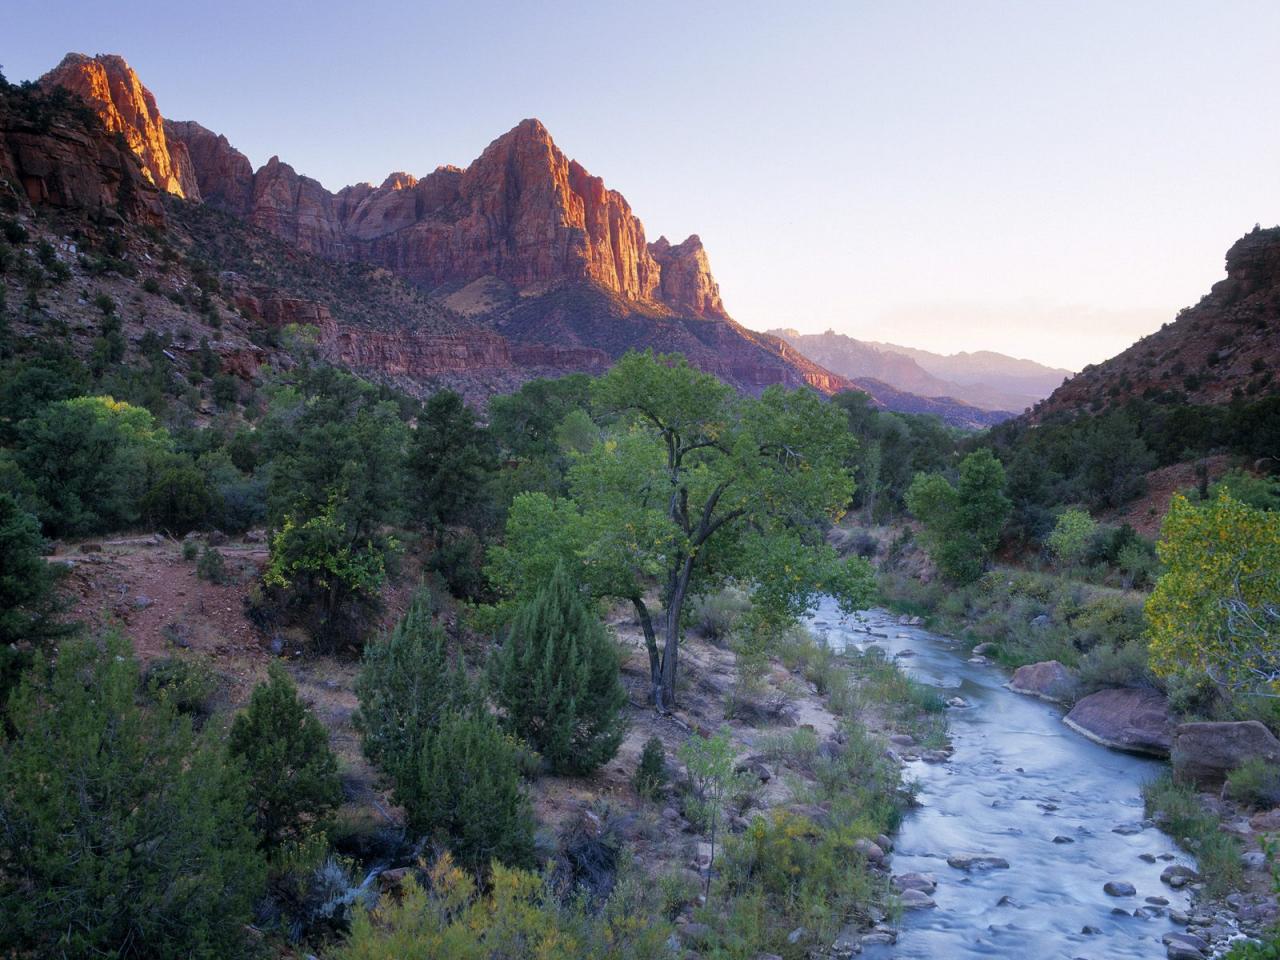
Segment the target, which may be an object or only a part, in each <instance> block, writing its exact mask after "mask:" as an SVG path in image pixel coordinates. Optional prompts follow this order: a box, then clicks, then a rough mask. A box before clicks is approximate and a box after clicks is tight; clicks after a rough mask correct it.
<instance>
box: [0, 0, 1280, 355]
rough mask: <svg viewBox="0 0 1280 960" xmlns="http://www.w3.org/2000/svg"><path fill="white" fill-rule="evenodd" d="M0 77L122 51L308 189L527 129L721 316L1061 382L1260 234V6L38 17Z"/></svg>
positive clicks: (1264, 182)
mask: <svg viewBox="0 0 1280 960" xmlns="http://www.w3.org/2000/svg"><path fill="white" fill-rule="evenodd" d="M4 24H5V26H4V30H3V32H2V33H0V64H3V69H4V73H5V75H6V76H7V77H8V78H9V79H10V80H12V81H17V80H23V79H30V78H34V77H36V76H38V75H39V74H41V73H43V72H44V71H45V70H47V69H48V68H50V67H51V66H53V65H54V64H55V63H56V62H57V61H58V60H59V59H60V58H61V57H62V55H63V54H64V53H66V52H67V51H69V50H78V51H81V52H85V53H90V54H93V53H108V52H110V53H120V54H123V55H124V56H125V58H126V59H128V60H129V62H130V63H131V64H132V65H133V66H134V68H135V69H136V70H138V72H139V74H140V75H141V77H142V80H143V82H144V83H145V84H147V86H148V87H150V88H151V90H152V91H153V92H154V93H155V95H156V98H157V101H158V103H159V106H160V110H161V112H162V113H163V114H164V115H165V116H166V117H171V118H174V119H180V120H185V119H192V120H198V121H200V122H201V123H203V124H204V125H205V126H208V127H210V128H212V129H214V130H217V131H218V132H220V133H225V134H226V135H227V137H228V139H230V140H231V142H232V143H233V144H235V145H236V146H237V147H239V148H240V149H241V150H243V151H244V152H245V153H246V154H248V156H249V158H250V160H252V161H253V163H254V165H255V167H256V166H258V165H260V164H262V163H264V162H265V161H266V160H267V159H268V158H269V157H270V156H271V155H273V154H278V155H279V156H280V157H281V158H282V159H284V160H286V161H288V162H289V163H291V164H293V165H294V166H295V167H296V168H297V169H298V170H299V171H300V172H302V173H305V174H308V175H310V176H314V177H316V178H317V179H319V180H320V181H321V182H323V183H324V184H325V185H326V186H327V187H329V188H330V189H338V188H340V187H342V186H343V185H345V184H348V183H353V182H358V181H362V180H369V181H372V182H374V183H378V182H381V180H382V179H383V178H384V177H385V176H386V174H387V173H389V172H391V171H393V170H407V171H409V172H411V173H414V174H419V175H421V174H425V173H428V172H430V171H431V170H432V169H434V168H435V167H436V166H437V165H439V164H441V163H455V164H459V165H465V164H466V163H468V162H470V161H471V160H472V159H473V158H474V157H475V156H477V155H478V154H479V153H480V151H481V150H482V149H483V148H484V147H485V145H486V144H488V143H489V141H491V140H492V139H494V138H495V137H497V136H498V135H500V134H501V133H503V132H504V131H506V130H507V129H509V128H510V127H512V126H514V125H515V124H516V123H517V122H518V121H519V120H520V119H522V118H524V117H531V116H533V117H538V118H539V119H541V120H542V121H543V122H544V123H545V124H546V125H547V127H548V128H549V129H550V130H551V133H552V136H553V137H555V139H556V142H557V143H558V144H559V145H560V147H561V148H562V149H563V150H564V151H565V152H566V153H568V154H569V155H570V156H571V157H574V158H576V159H578V160H579V161H580V162H581V163H582V164H583V165H584V166H585V167H586V168H587V169H588V170H590V171H591V172H592V173H595V174H597V175H600V176H603V177H604V179H605V181H606V183H607V184H608V185H609V186H611V187H613V188H616V189H618V190H620V191H621V192H622V193H623V194H624V195H625V196H626V197H627V199H628V200H629V201H630V202H631V205H632V208H633V209H634V210H635V211H636V213H637V214H638V215H639V216H640V218H641V219H642V220H643V221H644V224H645V228H646V233H647V234H648V236H649V238H650V239H656V238H657V237H658V235H659V234H663V233H665V234H666V235H667V236H668V237H670V238H671V239H672V241H673V242H674V241H678V240H681V239H683V238H684V237H685V236H686V235H687V234H689V233H698V234H699V235H701V237H702V239H703V242H704V243H705V244H706V246H707V250H708V253H709V254H710V257H711V263H712V268H713V270H714V272H715V274H716V277H717V279H718V280H719V282H720V288H721V293H722V295H723V297H724V300H725V303H726V305H727V306H728V308H729V310H730V312H731V313H732V314H733V315H734V317H736V318H737V319H738V320H739V321H741V322H742V323H744V324H745V325H747V326H749V327H752V328H755V329H765V328H768V327H774V326H789V327H796V328H799V329H800V330H802V331H807V332H817V331H821V330H825V329H827V328H828V327H830V328H834V329H835V330H838V331H840V332H844V333H848V334H850V335H851V336H856V337H862V338H866V339H875V340H887V341H894V342H898V343H904V344H908V345H912V346H918V347H924V348H926V349H931V350H938V351H942V352H951V351H955V350H976V349H992V350H999V351H1002V352H1005V353H1012V354H1015V355H1019V356H1027V357H1031V358H1033V359H1037V360H1041V361H1043V362H1046V363H1051V364H1054V365H1058V366H1067V367H1073V368H1074V367H1079V366H1081V365H1083V364H1085V363H1089V362H1095V361H1099V360H1102V359H1105V358H1106V357H1108V356H1110V355H1112V354H1114V353H1116V352H1117V351H1119V350H1120V349H1123V348H1124V347H1125V346H1127V345H1128V344H1129V343H1130V342H1132V341H1133V340H1134V339H1136V338H1137V337H1139V336H1141V335H1142V334H1144V333H1148V332H1150V331H1151V330H1154V329H1156V328H1157V327H1159V325H1160V323H1161V322H1163V321H1165V320H1171V319H1172V318H1173V316H1174V315H1175V314H1176V312H1177V311H1178V309H1179V308H1181V307H1183V306H1186V305H1189V304H1192V303H1194V302H1195V301H1196V300H1198V299H1199V297H1200V296H1201V295H1202V294H1204V293H1206V292H1207V291H1208V289H1209V287H1210V285H1211V284H1213V283H1214V282H1215V281H1217V280H1218V279H1221V277H1222V275H1223V268H1222V264H1223V260H1222V258H1223V254H1224V253H1225V252H1226V249H1227V247H1228V246H1229V245H1230V244H1231V243H1232V242H1233V241H1234V240H1235V239H1236V238H1237V237H1239V236H1240V235H1241V234H1243V233H1245V232H1246V231H1248V230H1249V229H1251V228H1252V226H1253V224H1254V223H1255V222H1258V221H1260V222H1261V223H1262V224H1263V225H1264V226H1269V225H1272V224H1275V223H1276V222H1277V221H1280V178H1278V177H1277V171H1278V168H1280V124H1277V123H1276V122H1275V117H1274V110H1273V108H1272V107H1271V101H1272V99H1273V97H1274V93H1275V91H1276V90H1277V89H1280V56H1277V52H1276V51H1277V50H1278V49H1280V4H1277V3H1275V2H1207V0H1206V2H1203V3H1178V2H1132V0H1124V2H1116V0H1107V2H1096V3H1090V2H1066V3H1060V2H1052V3H1050V2H1013V0H1010V2H1005V3H990V2H977V0H966V2H954V0H950V2H947V0H944V2H889V0H885V2H883V3H876V4H870V3H854V2H831V3H825V2H822V3H819V2H815V3H796V2H792V3H781V2H771V3H755V2H745V0H742V2H725V3H698V2H694V0H684V2H665V0H648V2H645V3H635V2H627V3H609V2H601V0H597V2H595V3H574V2H562V3H554V4H553V3H536V2H532V0H526V2H513V3H493V2H481V0H470V2H465V3H422V2H418V3H403V4H395V3H385V2H379V0H365V2H361V3H358V4H352V3H349V2H337V0H310V2H301V0H296V2H284V3H272V2H269V0H257V2H246V0H226V2H220V3H217V4H216V5H214V4H211V3H204V2H199V3H183V2H181V0H165V2H156V3H151V2H142V0H117V2H113V3H102V2H97V0H95V2H89V0H43V2H41V3H39V4H23V5H14V6H13V7H12V8H10V9H8V10H7V11H6V13H5V16H4Z"/></svg>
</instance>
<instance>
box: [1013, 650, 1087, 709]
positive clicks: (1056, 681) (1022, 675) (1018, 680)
mask: <svg viewBox="0 0 1280 960" xmlns="http://www.w3.org/2000/svg"><path fill="white" fill-rule="evenodd" d="M1008 686H1009V689H1010V690H1012V691H1013V692H1014V693H1025V694H1026V695H1027V696H1030V697H1039V698H1040V699H1041V700H1048V701H1050V702H1051V703H1067V702H1068V701H1070V700H1071V698H1072V697H1074V696H1075V693H1076V688H1077V687H1078V686H1079V682H1078V681H1077V679H1076V674H1075V671H1074V670H1071V669H1070V668H1069V667H1064V666H1063V665H1062V664H1061V663H1059V662H1058V661H1057V660H1044V661H1042V662H1040V663H1029V664H1027V665H1026V666H1024V667H1019V668H1018V669H1017V670H1015V671H1013V676H1012V677H1011V678H1010V679H1009V684H1008Z"/></svg>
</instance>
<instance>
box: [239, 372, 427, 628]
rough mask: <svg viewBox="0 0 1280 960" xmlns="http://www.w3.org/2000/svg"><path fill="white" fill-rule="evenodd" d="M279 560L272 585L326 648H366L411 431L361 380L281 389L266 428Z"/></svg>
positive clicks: (398, 510)
mask: <svg viewBox="0 0 1280 960" xmlns="http://www.w3.org/2000/svg"><path fill="white" fill-rule="evenodd" d="M262 433H263V441H262V452H263V455H264V457H266V458H267V459H268V460H269V463H270V466H269V469H268V471H267V473H268V483H267V504H268V522H269V524H270V526H271V527H272V528H274V530H275V533H274V535H273V536H272V541H271V544H272V551H271V552H272V557H271V565H270V567H269V569H268V574H267V577H266V582H267V583H268V585H269V586H272V587H274V588H276V589H278V590H279V591H281V594H282V595H283V597H284V598H285V601H286V605H287V608H288V609H289V610H291V611H292V612H293V613H294V614H295V615H298V616H301V617H303V618H304V619H307V620H309V622H310V625H311V628H312V630H313V632H314V633H315V634H316V635H317V636H318V638H319V639H320V640H321V643H322V644H323V645H326V646H333V645H336V644H337V643H339V642H342V641H348V640H353V639H356V638H357V637H358V636H359V635H360V634H361V633H362V631H363V629H364V626H365V624H366V622H367V614H368V612H369V611H371V610H373V609H376V608H377V605H378V602H379V597H380V590H381V586H382V583H383V578H384V576H385V572H386V564H387V561H388V560H389V559H390V557H391V555H392V554H393V553H394V552H395V550H396V549H397V544H396V542H395V540H394V538H392V537H391V536H390V535H389V533H388V532H387V529H386V528H387V526H388V525H389V524H392V523H394V522H396V521H397V520H399V519H400V518H401V515H402V508H403V494H404V480H405V446H406V443H407V439H408V428H407V427H406V426H405V424H404V423H403V422H402V421H401V420H400V411H399V408H398V407H397V405H396V404H394V403H392V402H390V401H385V400H382V399H381V398H380V394H379V393H378V391H377V390H376V389H375V388H373V387H372V386H370V385H369V384H366V383H363V382H362V381H359V380H357V379H356V378H354V377H351V376H349V375H346V374H342V373H339V372H338V371H331V370H317V371H311V372H310V373H309V374H308V375H307V376H304V377H303V378H302V382H301V384H300V386H298V387H288V388H279V389H277V390H276V391H275V395H274V396H273V398H272V401H271V404H270V408H269V410H268V414H267V416H266V418H265V420H264V423H263V427H262Z"/></svg>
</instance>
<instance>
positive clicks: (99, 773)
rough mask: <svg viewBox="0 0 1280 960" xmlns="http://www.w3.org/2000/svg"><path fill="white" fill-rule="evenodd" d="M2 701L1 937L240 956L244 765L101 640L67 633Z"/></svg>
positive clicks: (22, 946)
mask: <svg viewBox="0 0 1280 960" xmlns="http://www.w3.org/2000/svg"><path fill="white" fill-rule="evenodd" d="M46 672H47V671H45V670H43V669H33V670H32V671H31V672H30V673H29V674H28V675H27V677H26V678H25V679H24V681H23V683H22V685H21V686H20V687H19V688H18V691H17V692H16V693H15V694H14V695H13V697H12V698H11V699H10V704H9V719H10V722H11V723H12V724H13V726H14V728H15V730H16V735H15V737H14V739H13V740H12V741H11V742H9V743H8V744H6V745H5V746H4V749H3V750H0V823H2V824H3V825H4V826H3V829H2V830H0V943H5V944H8V945H10V946H16V947H17V948H18V950H19V952H20V953H23V954H26V953H29V954H30V955H33V956H119V957H144V956H145V957H171V958H174V960H177V958H186V957H195V958H206V960H220V958H225V957H235V956H243V955H246V954H247V944H246V943H245V934H244V929H243V928H244V924H246V923H248V922H249V920H250V915H251V906H252V903H253V900H254V898H255V897H257V896H258V895H259V894H260V893H261V891H262V886H263V882H264V876H265V866H264V863H263V861H262V859H261V857H260V855H259V854H258V852H257V851H256V849H255V843H256V841H255V838H254V835H253V830H252V822H251V817H250V815H249V812H248V811H249V805H248V802H247V799H248V798H247V793H246V789H245V780H244V775H243V773H242V772H241V770H240V769H239V767H238V766H236V765H234V764H227V763H226V762H225V752H224V751H223V750H222V748H221V745H220V744H218V743H216V742H215V741H214V740H213V739H211V738H210V737H208V736H205V737H200V738H197V737H195V736H194V735H193V734H192V730H191V724H190V721H189V719H187V718H185V717H179V716H177V715H175V713H174V711H173V708H172V706H171V705H169V704H168V703H167V702H165V701H161V702H160V703H159V704H158V705H157V706H156V707H155V708H154V709H153V710H149V711H144V710H142V709H141V708H140V707H139V706H138V703H137V691H138V666H137V662H136V661H135V660H134V659H133V656H132V655H131V652H130V650H129V648H128V645H127V643H126V642H125V641H124V640H122V639H121V638H120V637H118V636H116V635H114V634H109V635H108V636H107V637H106V639H105V641H104V642H103V643H101V644H99V643H98V642H97V641H94V640H75V641H71V642H68V643H65V644H64V645H63V646H62V650H61V652H60V655H59V657H58V660H57V663H56V665H55V667H54V668H53V672H52V676H51V677H49V678H48V679H46V678H45V674H46Z"/></svg>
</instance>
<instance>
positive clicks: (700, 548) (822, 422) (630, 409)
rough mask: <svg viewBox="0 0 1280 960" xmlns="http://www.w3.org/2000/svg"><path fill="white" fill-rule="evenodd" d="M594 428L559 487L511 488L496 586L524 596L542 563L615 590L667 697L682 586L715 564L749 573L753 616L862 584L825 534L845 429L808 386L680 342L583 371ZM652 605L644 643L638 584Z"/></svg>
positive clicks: (495, 561) (846, 453) (836, 495)
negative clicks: (766, 381)
mask: <svg viewBox="0 0 1280 960" xmlns="http://www.w3.org/2000/svg"><path fill="white" fill-rule="evenodd" d="M592 399H593V402H594V405H595V410H596V412H597V416H598V417H599V418H600V419H602V420H608V421H609V422H610V423H611V426H610V427H609V429H608V431H607V432H606V434H605V436H604V438H603V439H602V440H601V441H600V442H598V443H596V444H595V445H594V446H592V447H591V449H590V450H589V451H588V452H586V453H583V454H581V455H579V456H577V457H576V458H575V460H574V463H573V465H572V467H571V468H570V470H569V476H568V483H569V493H570V497H569V499H568V501H558V500H555V499H553V498H551V497H549V496H547V495H546V494H542V493H537V492H533V493H526V494H524V495H522V496H518V497H517V498H516V499H515V501H514V502H513V504H512V508H511V512H510V515H509V518H508V524H507V543H506V544H505V545H504V546H503V547H499V548H495V549H494V550H493V551H492V552H491V563H490V568H489V570H490V575H491V577H492V579H493V581H494V583H495V586H497V587H498V588H499V589H500V590H501V591H503V592H504V593H506V594H507V595H508V596H512V597H518V598H523V597H528V596H530V595H531V594H532V592H533V591H534V590H536V588H537V586H538V584H540V583H542V582H545V580H546V579H547V578H548V577H549V576H550V574H551V571H552V570H553V569H554V567H555V564H556V563H557V562H564V563H565V564H566V568H567V569H568V570H569V572H570V575H571V576H572V577H573V578H574V580H575V581H577V582H579V583H583V584H585V585H586V586H587V587H588V589H589V590H590V591H592V592H593V593H594V594H595V595H597V596H612V597H617V598H620V599H623V600H627V601H630V602H631V603H632V605H633V606H634V607H635V609H636V612H637V615H638V617H639V619H640V621H641V624H642V626H643V628H644V631H645V638H646V645H647V647H648V651H649V662H650V671H651V674H652V679H653V687H654V698H655V701H656V702H657V703H658V704H659V705H662V704H663V703H664V702H666V703H671V702H674V695H675V677H676V670H677V662H678V651H679V637H680V631H681V620H682V616H683V613H684V606H685V601H686V600H687V599H688V597H690V596H694V595H699V594H702V593H706V592H711V591H714V590H716V589H718V588H719V587H720V586H722V585H723V584H724V583H725V582H727V580H729V579H731V578H732V579H736V580H738V581H740V582H743V583H748V584H751V585H752V588H753V589H752V599H753V601H754V603H755V605H756V608H757V609H758V610H759V611H760V612H761V614H762V615H773V616H778V617H784V616H796V615H799V614H801V613H803V612H804V611H805V610H807V609H809V608H810V607H811V606H812V604H813V603H814V602H815V601H816V599H817V597H818V596H819V595H821V594H823V593H831V594H834V595H836V596H837V597H839V598H840V599H841V601H842V603H844V604H845V606H846V608H849V609H853V608H856V607H858V606H860V605H863V604H864V603H866V602H867V600H868V599H869V597H870V596H871V593H872V581H871V574H870V570H869V567H868V566H867V565H866V564H865V562H864V561H860V560H851V561H848V562H842V561H841V560H840V559H839V558H838V557H837V556H836V554H835V552H834V551H833V550H832V549H831V548H830V547H829V546H827V545H826V543H825V540H824V535H825V532H826V528H827V525H828V524H830V523H832V522H834V521H835V520H837V519H838V518H839V517H840V516H841V514H842V513H843V512H844V510H845V508H846V507H847V505H848V503H849V499H850V497H851V496H852V493H853V489H854V484H853V479H852V476H851V474H850V472H849V470H848V468H847V466H846V464H847V462H848V460H849V458H850V456H851V453H852V451H853V449H854V447H855V443H856V442H855V440H854V439H853V437H852V436H851V435H850V433H849V430H848V428H847V425H846V418H845V415H844V414H843V412H842V411H841V410H839V409H838V408H836V407H834V406H832V405H830V404H827V403H824V402H823V401H822V400H821V399H820V398H819V397H817V396H816V395H815V394H813V393H812V392H810V391H807V390H802V391H796V392H787V391H785V390H783V389H781V388H779V387H771V388H769V389H767V390H765V392H764V393H763V395H762V396H760V397H759V398H746V397H740V396H738V395H737V394H736V393H735V392H734V391H733V390H732V388H730V387H728V386H726V385H725V384H723V383H721V382H720V381H719V380H717V379H716V378H715V377H714V376H712V375H710V374H706V373H702V372H700V371H698V370H695V369H694V368H692V367H690V366H689V365H688V363H687V362H686V361H685V360H684V359H683V358H682V357H676V356H654V355H653V354H651V353H648V354H640V353H629V354H627V355H626V356H624V357H623V358H622V359H621V360H619V361H618V363H617V364H615V365H614V367H613V368H612V369H611V370H610V371H609V372H608V373H607V374H605V375H604V376H603V377H601V378H599V379H598V380H596V381H595V382H594V383H593V385H592ZM653 580H656V581H657V582H658V586H659V589H660V592H661V596H662V601H663V604H664V608H665V609H664V620H665V624H664V627H665V629H664V645H663V647H662V649H661V650H659V648H658V644H657V631H656V630H655V629H654V626H653V623H652V618H651V616H650V613H649V610H648V607H647V604H646V603H645V600H644V594H645V591H646V589H647V588H648V586H649V584H650V583H652V582H653Z"/></svg>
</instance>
